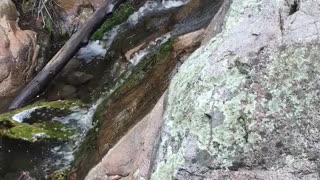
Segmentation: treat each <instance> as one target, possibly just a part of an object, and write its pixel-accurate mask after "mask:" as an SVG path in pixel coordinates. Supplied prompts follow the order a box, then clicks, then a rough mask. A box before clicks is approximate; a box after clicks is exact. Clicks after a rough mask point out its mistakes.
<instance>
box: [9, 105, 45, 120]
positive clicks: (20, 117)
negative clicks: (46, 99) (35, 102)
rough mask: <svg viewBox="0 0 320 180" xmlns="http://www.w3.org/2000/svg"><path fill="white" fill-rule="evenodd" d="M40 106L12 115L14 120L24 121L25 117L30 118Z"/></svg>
mask: <svg viewBox="0 0 320 180" xmlns="http://www.w3.org/2000/svg"><path fill="white" fill-rule="evenodd" d="M39 108H40V107H34V108H32V109H28V110H25V111H22V112H20V113H18V114H15V115H14V116H12V119H13V120H14V121H17V122H19V123H22V122H23V121H24V120H25V119H28V118H30V117H31V113H33V112H34V111H35V110H37V109H39Z"/></svg>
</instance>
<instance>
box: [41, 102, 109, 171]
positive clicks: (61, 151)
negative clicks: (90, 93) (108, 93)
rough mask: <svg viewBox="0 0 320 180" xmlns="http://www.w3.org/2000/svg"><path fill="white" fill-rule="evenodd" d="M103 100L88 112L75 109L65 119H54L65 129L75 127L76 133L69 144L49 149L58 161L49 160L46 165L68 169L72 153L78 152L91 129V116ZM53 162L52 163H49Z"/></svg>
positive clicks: (72, 158) (72, 157)
mask: <svg viewBox="0 0 320 180" xmlns="http://www.w3.org/2000/svg"><path fill="white" fill-rule="evenodd" d="M102 101H103V98H100V99H99V100H98V101H97V102H96V103H95V104H94V105H92V106H91V108H89V109H88V110H84V109H75V110H74V111H75V112H74V113H72V114H70V115H69V116H66V117H60V118H54V119H53V120H54V121H58V122H61V123H63V124H65V125H66V126H67V127H68V126H69V127H70V126H72V127H77V129H78V133H77V134H75V135H74V136H73V137H72V140H71V142H70V143H66V144H64V145H59V146H57V147H54V148H52V149H51V152H52V153H53V154H55V155H56V156H58V157H59V158H58V159H56V158H55V159H49V160H48V161H49V162H47V163H51V164H52V163H53V164H54V165H55V166H56V167H65V168H67V167H69V165H70V164H71V163H72V161H73V160H74V152H75V151H77V150H78V148H79V145H80V144H81V143H82V142H83V140H84V139H85V136H86V134H87V132H88V131H89V130H90V129H91V128H92V127H93V124H92V123H93V116H94V113H95V112H96V109H97V107H98V106H99V104H101V102H102ZM51 161H54V162H51Z"/></svg>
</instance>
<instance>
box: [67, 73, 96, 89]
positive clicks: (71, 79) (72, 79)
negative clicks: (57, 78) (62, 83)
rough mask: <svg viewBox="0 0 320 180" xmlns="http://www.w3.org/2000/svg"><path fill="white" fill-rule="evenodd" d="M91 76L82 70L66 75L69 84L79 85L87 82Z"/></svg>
mask: <svg viewBox="0 0 320 180" xmlns="http://www.w3.org/2000/svg"><path fill="white" fill-rule="evenodd" d="M92 78H93V75H91V74H87V73H84V72H80V71H76V72H73V73H71V74H70V75H69V76H68V77H67V82H68V83H69V84H71V85H74V86H79V85H82V84H85V83H87V82H88V81H90V80H91V79H92Z"/></svg>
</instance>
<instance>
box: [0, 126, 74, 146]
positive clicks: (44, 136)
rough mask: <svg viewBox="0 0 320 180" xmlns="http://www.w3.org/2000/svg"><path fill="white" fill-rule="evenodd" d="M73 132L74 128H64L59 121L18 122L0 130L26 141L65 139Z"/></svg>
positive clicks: (13, 137) (6, 135) (3, 133)
mask: <svg viewBox="0 0 320 180" xmlns="http://www.w3.org/2000/svg"><path fill="white" fill-rule="evenodd" d="M75 133H76V130H75V129H71V128H66V127H65V126H64V125H63V124H62V123H59V122H48V123H39V124H33V125H30V124H26V123H19V124H17V125H16V126H14V127H12V128H9V129H6V130H2V131H0V134H1V135H2V136H4V137H7V138H10V139H17V140H24V141H28V142H39V141H44V140H57V141H66V140H68V139H69V138H70V136H72V135H73V134H75Z"/></svg>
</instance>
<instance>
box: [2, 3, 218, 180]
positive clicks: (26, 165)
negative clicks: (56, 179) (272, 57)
mask: <svg viewBox="0 0 320 180" xmlns="http://www.w3.org/2000/svg"><path fill="white" fill-rule="evenodd" d="M217 2H218V1H211V0H193V1H192V0H189V1H187V0H162V1H156V0H154V1H146V2H144V3H142V4H141V5H139V7H134V12H133V13H132V14H131V15H130V16H129V17H128V18H127V19H126V20H125V21H123V22H121V23H119V24H116V25H113V26H112V28H111V29H110V30H108V31H107V32H104V34H103V37H102V39H99V40H93V39H92V40H91V41H90V42H89V44H88V45H86V46H85V47H82V48H81V49H80V50H79V52H78V53H77V54H76V55H75V57H74V58H73V59H72V60H71V61H70V63H69V64H68V65H67V66H70V67H72V68H68V67H66V68H65V69H64V70H63V72H61V73H60V74H59V75H58V77H57V78H56V79H55V80H54V82H52V84H51V85H50V87H49V88H48V90H47V91H46V92H45V93H44V94H43V95H42V96H41V97H39V98H38V99H37V101H36V102H34V103H33V104H32V105H30V106H28V107H26V108H23V109H21V110H17V111H14V112H9V113H7V114H4V115H2V117H1V115H0V129H1V127H2V126H5V127H11V126H13V127H14V126H16V127H18V126H20V124H24V125H28V126H29V125H30V126H32V127H41V128H42V129H45V130H47V129H48V130H47V131H46V132H49V131H50V132H51V129H49V125H48V126H46V127H44V128H43V126H42V125H43V124H45V123H49V124H50V123H51V124H56V123H58V125H59V126H57V127H58V128H61V126H60V125H62V128H61V132H62V134H63V137H60V136H58V132H59V133H60V131H59V130H57V127H56V126H54V130H53V132H54V133H55V134H53V135H48V134H46V133H42V132H37V133H36V132H32V133H31V134H32V137H30V138H25V139H23V138H22V139H21V138H20V139H19V138H17V135H16V134H14V135H15V136H13V135H12V134H13V132H6V133H7V134H6V136H0V179H4V180H13V179H17V178H18V177H19V174H20V173H21V172H23V171H28V172H30V175H31V176H32V177H35V178H37V179H50V178H51V177H52V176H53V175H54V174H57V172H61V173H64V172H66V171H68V173H67V174H69V175H70V174H71V176H75V177H76V179H83V178H84V177H85V175H86V173H87V172H88V171H89V170H90V168H92V166H93V165H94V164H95V163H97V162H98V161H99V159H101V158H102V157H103V155H104V154H105V153H106V152H107V151H108V150H109V149H110V148H111V147H112V146H113V145H114V144H115V143H116V142H117V141H118V140H119V139H120V138H121V137H122V136H123V135H124V134H125V133H126V132H127V131H128V130H129V129H130V128H131V127H133V126H134V125H135V124H136V123H138V122H139V120H140V119H141V118H142V117H143V116H144V115H146V114H147V113H148V112H149V111H150V110H151V109H152V107H153V106H154V105H155V103H156V102H157V100H158V99H159V98H160V96H161V95H162V93H163V92H164V91H165V90H166V88H167V87H168V84H169V81H170V78H171V77H172V75H173V72H174V70H175V69H176V68H177V67H178V66H179V65H180V64H179V58H181V57H182V55H181V56H180V55H176V54H175V52H173V48H172V42H173V41H174V40H175V38H177V37H179V36H181V35H184V34H187V33H189V32H193V31H196V30H199V29H201V28H204V27H206V26H207V25H208V23H209V22H210V19H212V17H213V16H214V14H215V13H216V8H212V7H213V6H215V5H216V4H217ZM72 64H77V66H75V65H72ZM75 72H76V73H78V74H86V75H87V76H88V75H89V77H90V79H89V80H87V81H85V82H84V83H83V82H82V83H75V82H74V81H70V78H69V77H70V74H75ZM81 77H82V78H83V76H80V80H81ZM68 78H69V79H68ZM66 87H69V89H70V88H73V89H72V91H71V93H69V94H67V95H63V94H64V93H65V91H63V89H65V88H66ZM61 99H62V101H61ZM50 101H52V102H53V103H52V104H50ZM39 102H40V103H39ZM8 117H9V118H11V119H12V120H10V121H9V122H10V123H13V125H8V124H1V118H2V119H4V118H8ZM12 121H14V122H12ZM6 123H7V122H6ZM10 123H9V124H10ZM51 124H50V125H51ZM46 128H47V129H46ZM27 133H28V132H27ZM17 134H18V135H19V133H17ZM20 135H21V133H20ZM55 135H56V136H57V138H56V139H55V138H54V136H55ZM59 135H60V134H59ZM67 136H68V137H67ZM13 137H14V138H13ZM64 137H67V138H64ZM90 143H92V144H93V145H90ZM70 172H71V173H70ZM58 174H59V173H58Z"/></svg>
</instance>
